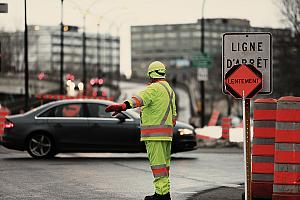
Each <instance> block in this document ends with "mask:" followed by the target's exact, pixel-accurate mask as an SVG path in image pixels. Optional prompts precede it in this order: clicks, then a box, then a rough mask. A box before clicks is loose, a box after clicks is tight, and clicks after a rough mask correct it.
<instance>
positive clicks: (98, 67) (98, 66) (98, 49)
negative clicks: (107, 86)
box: [96, 23, 102, 78]
mask: <svg viewBox="0 0 300 200" xmlns="http://www.w3.org/2000/svg"><path fill="white" fill-rule="evenodd" d="M99 27H100V23H97V51H96V54H97V55H96V58H97V68H96V70H97V78H100V54H99V53H100V35H99ZM101 78H102V77H101Z"/></svg>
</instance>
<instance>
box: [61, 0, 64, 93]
mask: <svg viewBox="0 0 300 200" xmlns="http://www.w3.org/2000/svg"><path fill="white" fill-rule="evenodd" d="M63 5H64V0H61V21H60V94H64V23H63Z"/></svg>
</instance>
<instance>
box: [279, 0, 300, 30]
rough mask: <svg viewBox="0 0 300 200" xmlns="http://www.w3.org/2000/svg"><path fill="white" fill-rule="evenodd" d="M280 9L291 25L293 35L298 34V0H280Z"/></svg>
mask: <svg viewBox="0 0 300 200" xmlns="http://www.w3.org/2000/svg"><path fill="white" fill-rule="evenodd" d="M279 8H280V11H281V13H282V15H283V16H284V18H285V20H286V21H287V22H288V24H289V25H290V26H291V27H292V29H293V31H294V33H295V35H299V34H300V0H281V1H280V7H279Z"/></svg>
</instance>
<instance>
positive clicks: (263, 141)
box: [253, 138, 275, 144]
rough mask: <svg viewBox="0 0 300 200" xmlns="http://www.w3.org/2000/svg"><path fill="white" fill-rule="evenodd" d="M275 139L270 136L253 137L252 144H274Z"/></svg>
mask: <svg viewBox="0 0 300 200" xmlns="http://www.w3.org/2000/svg"><path fill="white" fill-rule="evenodd" d="M274 143H275V139H272V138H271V139H270V138H253V144H274Z"/></svg>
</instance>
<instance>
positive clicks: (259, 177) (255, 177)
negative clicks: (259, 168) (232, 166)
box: [252, 174, 274, 181]
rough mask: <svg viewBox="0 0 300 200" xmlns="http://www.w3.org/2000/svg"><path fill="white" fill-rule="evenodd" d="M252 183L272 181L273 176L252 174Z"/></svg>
mask: <svg viewBox="0 0 300 200" xmlns="http://www.w3.org/2000/svg"><path fill="white" fill-rule="evenodd" d="M252 180H253V181H273V180H274V178H273V174H252Z"/></svg>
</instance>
